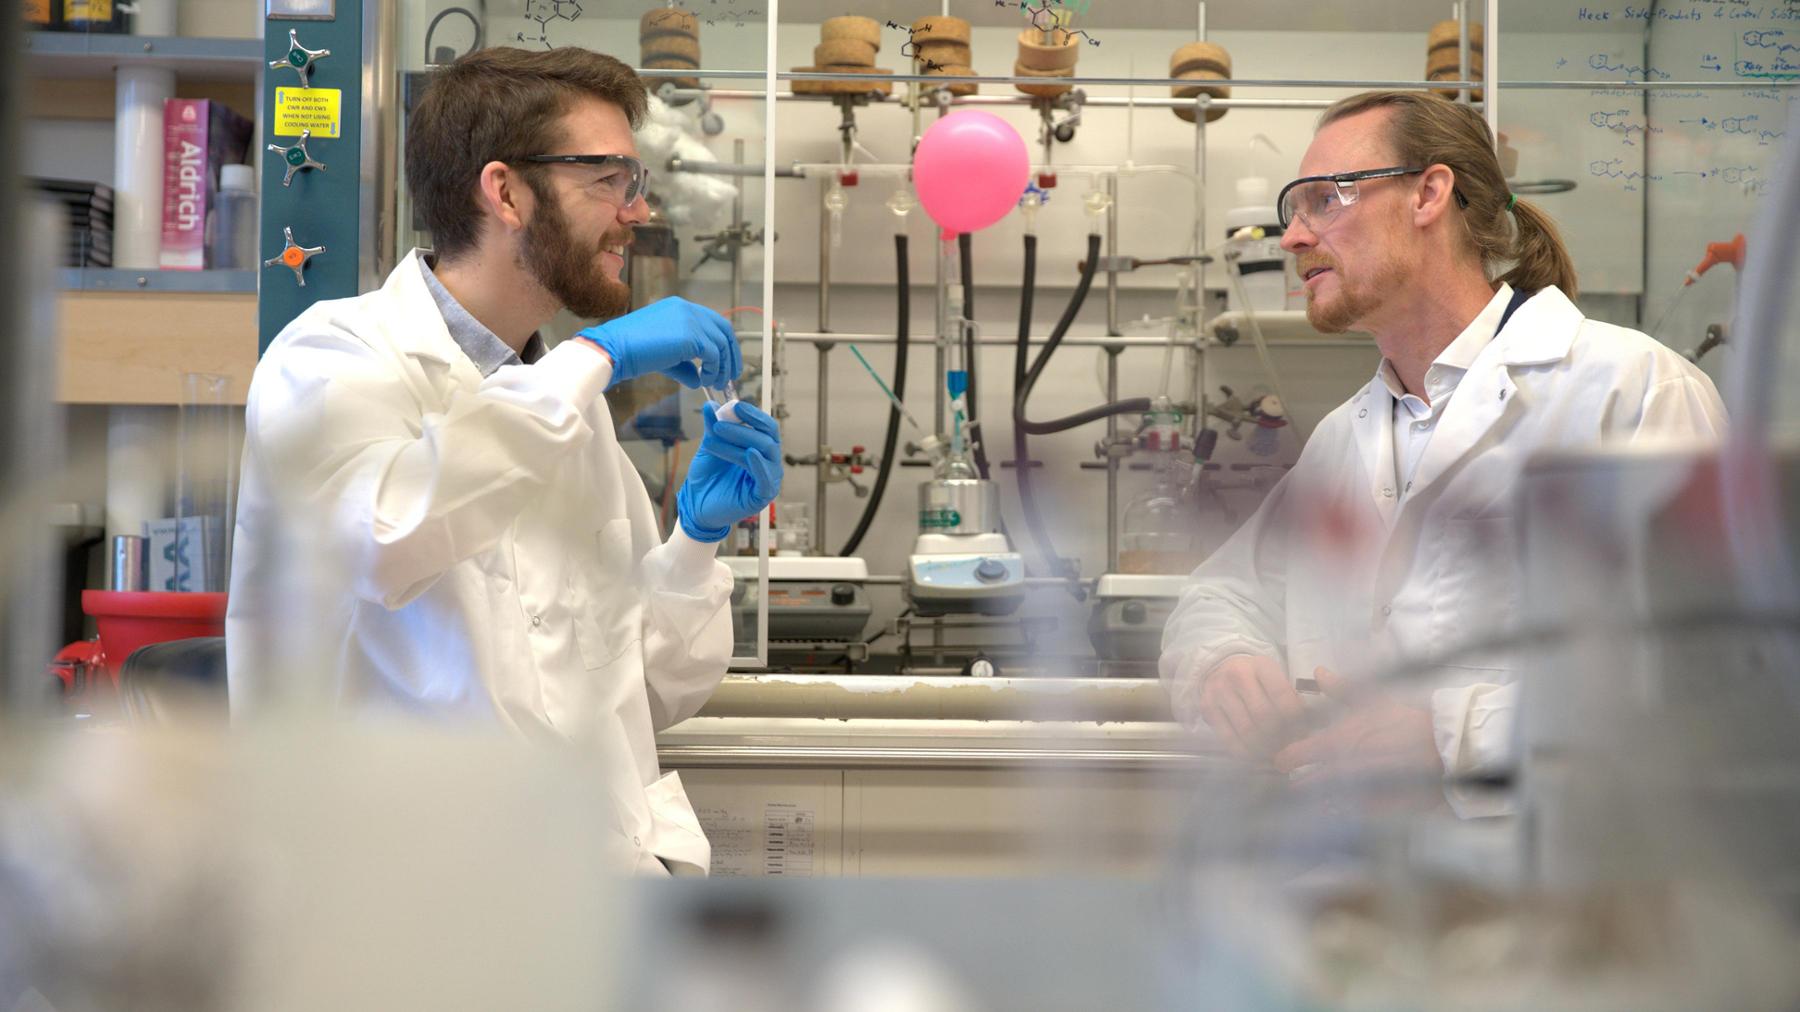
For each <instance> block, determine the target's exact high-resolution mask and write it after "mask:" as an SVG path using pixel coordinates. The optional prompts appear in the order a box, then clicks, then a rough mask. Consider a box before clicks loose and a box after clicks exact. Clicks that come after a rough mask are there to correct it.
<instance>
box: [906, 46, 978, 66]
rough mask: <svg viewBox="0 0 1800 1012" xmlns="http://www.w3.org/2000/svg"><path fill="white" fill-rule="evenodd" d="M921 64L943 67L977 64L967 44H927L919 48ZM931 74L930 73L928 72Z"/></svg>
mask: <svg viewBox="0 0 1800 1012" xmlns="http://www.w3.org/2000/svg"><path fill="white" fill-rule="evenodd" d="M919 62H921V63H935V64H937V65H938V66H941V67H967V66H972V65H973V64H974V62H975V60H974V55H973V54H972V53H971V52H970V51H969V44H968V43H967V42H941V41H940V42H927V43H925V44H923V45H921V46H920V47H919ZM927 73H930V71H927Z"/></svg>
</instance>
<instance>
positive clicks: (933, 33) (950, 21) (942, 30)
mask: <svg viewBox="0 0 1800 1012" xmlns="http://www.w3.org/2000/svg"><path fill="white" fill-rule="evenodd" d="M912 41H913V44H914V45H920V46H922V45H924V44H926V43H927V42H960V43H962V44H963V45H965V46H966V45H968V44H969V23H968V22H967V21H964V20H963V19H962V18H953V17H951V16H950V15H948V14H933V15H932V16H930V17H928V18H920V19H919V20H917V21H914V22H913V23H912Z"/></svg>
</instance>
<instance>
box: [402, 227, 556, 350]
mask: <svg viewBox="0 0 1800 1012" xmlns="http://www.w3.org/2000/svg"><path fill="white" fill-rule="evenodd" d="M436 262H437V257H436V256H433V255H432V254H429V253H428V254H426V255H424V256H421V257H420V258H419V270H420V271H421V272H422V273H424V275H425V287H426V288H427V289H429V290H430V291H431V301H433V302H435V303H437V308H438V313H439V314H441V315H442V316H443V317H444V326H445V327H448V328H449V330H450V339H451V340H452V341H455V342H456V345H457V347H459V348H461V349H462V350H463V354H465V355H467V356H469V361H471V362H474V363H475V368H476V369H478V370H480V372H481V378H482V379H486V378H488V377H489V376H492V375H493V374H494V372H495V370H497V369H499V368H500V367H501V366H503V365H527V364H530V363H532V362H536V361H537V360H538V359H540V358H543V357H544V339H543V338H542V337H540V336H538V335H537V334H533V335H531V337H530V338H529V339H527V340H526V342H525V354H524V355H523V356H520V355H517V354H515V353H514V352H513V350H512V349H511V348H508V347H507V346H506V342H505V341H502V340H500V338H499V336H498V335H496V334H495V333H494V332H493V331H491V330H489V329H487V327H486V326H485V325H483V324H482V322H481V321H480V320H477V319H476V318H475V317H473V316H471V315H469V311H468V310H466V309H464V308H463V307H462V303H460V302H458V301H456V296H454V295H451V294H450V289H448V288H445V287H444V283H443V282H442V281H439V280H438V277H437V274H436V273H434V272H433V271H432V266H433V265H434V264H435V263H436Z"/></svg>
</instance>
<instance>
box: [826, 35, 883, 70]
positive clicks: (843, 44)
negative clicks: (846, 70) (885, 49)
mask: <svg viewBox="0 0 1800 1012" xmlns="http://www.w3.org/2000/svg"><path fill="white" fill-rule="evenodd" d="M813 62H814V63H817V64H820V65H824V64H845V65H848V66H852V67H873V66H874V65H875V47H874V46H872V45H870V44H869V43H867V42H864V41H862V40H861V39H827V40H825V41H824V42H821V43H819V44H818V45H816V46H814V47H813Z"/></svg>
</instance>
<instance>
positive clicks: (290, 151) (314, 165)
mask: <svg viewBox="0 0 1800 1012" xmlns="http://www.w3.org/2000/svg"><path fill="white" fill-rule="evenodd" d="M309 140H312V131H311V130H310V129H308V130H302V131H300V140H299V142H298V143H296V144H293V145H292V146H289V147H282V146H281V145H279V144H271V145H269V150H270V151H273V152H275V153H276V154H278V155H280V156H281V160H282V161H284V162H286V163H287V172H286V173H285V174H284V175H283V176H282V177H281V185H283V186H292V185H294V174H295V173H296V172H300V171H302V170H304V169H318V170H319V171H320V172H324V171H325V163H324V162H317V161H314V160H313V156H312V154H311V153H310V152H308V151H307V150H306V142H307V141H309Z"/></svg>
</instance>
